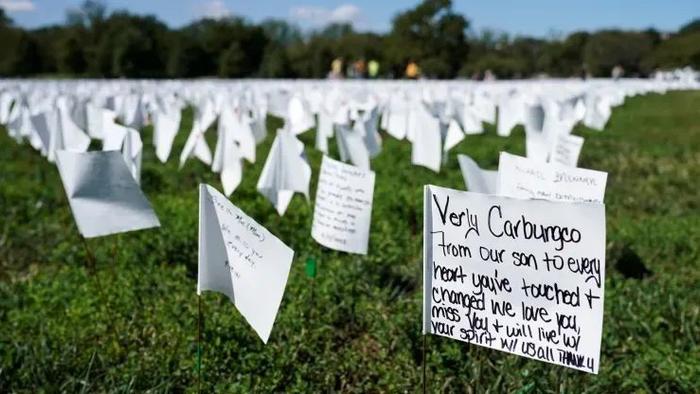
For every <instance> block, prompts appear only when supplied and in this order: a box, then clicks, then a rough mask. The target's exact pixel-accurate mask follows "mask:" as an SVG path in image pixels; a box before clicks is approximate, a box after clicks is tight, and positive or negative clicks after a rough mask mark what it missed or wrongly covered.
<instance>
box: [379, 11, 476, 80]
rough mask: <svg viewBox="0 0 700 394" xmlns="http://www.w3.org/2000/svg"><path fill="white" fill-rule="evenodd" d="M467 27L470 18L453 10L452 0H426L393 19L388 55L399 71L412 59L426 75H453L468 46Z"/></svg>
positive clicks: (386, 49)
mask: <svg viewBox="0 0 700 394" xmlns="http://www.w3.org/2000/svg"><path fill="white" fill-rule="evenodd" d="M468 27H469V22H468V21H467V19H466V18H465V17H464V16H462V15H459V14H456V13H454V12H453V11H452V2H451V1H450V0H425V1H423V2H422V3H420V4H419V5H418V6H416V8H414V9H411V10H408V11H405V12H402V13H400V14H398V15H397V16H396V17H395V18H394V19H393V22H392V29H391V33H389V36H388V37H387V43H386V46H385V56H386V58H387V60H389V61H390V62H391V66H392V68H393V69H394V70H395V72H396V73H398V74H399V75H402V74H403V67H405V65H406V63H407V62H408V61H411V60H413V61H416V62H418V64H419V65H421V66H422V68H423V72H424V73H425V74H427V75H432V76H435V77H440V78H450V77H454V76H455V75H456V74H457V71H459V69H460V67H461V65H462V62H463V61H464V60H465V58H466V56H467V53H468V50H469V47H468V44H467V40H466V30H467V28H468Z"/></svg>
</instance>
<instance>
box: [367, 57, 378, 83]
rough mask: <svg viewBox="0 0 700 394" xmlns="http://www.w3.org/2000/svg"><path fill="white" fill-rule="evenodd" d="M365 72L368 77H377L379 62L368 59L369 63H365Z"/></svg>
mask: <svg viewBox="0 0 700 394" xmlns="http://www.w3.org/2000/svg"><path fill="white" fill-rule="evenodd" d="M367 72H368V73H369V77H370V78H372V79H375V78H377V76H379V62H378V61H376V60H374V59H372V60H370V61H369V63H367Z"/></svg>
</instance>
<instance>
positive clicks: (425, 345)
mask: <svg viewBox="0 0 700 394" xmlns="http://www.w3.org/2000/svg"><path fill="white" fill-rule="evenodd" d="M427 337H428V334H423V394H425V393H426V392H427V387H428V380H427V375H428V373H427V368H426V363H425V362H426V357H425V353H426V348H427V346H428V345H427V342H428V341H427Z"/></svg>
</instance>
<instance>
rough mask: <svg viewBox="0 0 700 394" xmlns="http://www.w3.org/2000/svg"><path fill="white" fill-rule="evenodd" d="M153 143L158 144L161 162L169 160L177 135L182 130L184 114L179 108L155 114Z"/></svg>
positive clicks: (158, 155)
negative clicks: (181, 122)
mask: <svg viewBox="0 0 700 394" xmlns="http://www.w3.org/2000/svg"><path fill="white" fill-rule="evenodd" d="M153 118H154V119H153V144H154V145H155V146H156V156H157V157H158V160H160V162H161V163H165V162H166V161H168V158H169V157H170V152H171V150H172V148H173V142H174V141H175V136H177V132H178V131H179V130H180V120H181V118H182V115H181V113H180V111H179V110H177V109H173V110H171V111H167V112H166V111H156V113H155V114H154V115H153Z"/></svg>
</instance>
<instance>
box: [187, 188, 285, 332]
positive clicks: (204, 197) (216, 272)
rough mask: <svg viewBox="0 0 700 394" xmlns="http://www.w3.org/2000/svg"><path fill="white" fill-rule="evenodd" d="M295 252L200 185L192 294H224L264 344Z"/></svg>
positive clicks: (217, 193)
mask: <svg viewBox="0 0 700 394" xmlns="http://www.w3.org/2000/svg"><path fill="white" fill-rule="evenodd" d="M293 258H294V251H293V250H292V249H290V248H289V247H288V246H287V245H285V244H284V243H283V242H282V241H280V240H279V239H278V238H277V237H275V236H274V235H273V234H272V233H270V232H269V231H268V230H267V229H266V228H265V227H263V226H261V225H260V224H258V223H256V222H255V221H254V220H253V219H252V218H250V217H249V216H248V215H246V214H245V212H243V211H242V210H240V209H239V208H238V207H236V206H235V205H233V204H231V202H230V201H229V200H228V199H227V198H226V197H224V196H223V195H222V194H221V193H219V192H218V191H217V190H216V189H214V188H213V187H211V186H208V185H204V184H202V185H199V262H198V265H199V269H198V274H197V294H199V295H201V294H202V291H215V292H219V293H222V294H225V295H226V296H227V297H228V298H229V300H231V302H232V303H234V304H235V305H236V309H238V311H239V312H240V313H241V315H243V317H244V318H245V319H246V320H247V321H248V324H250V326H251V327H253V330H255V332H256V333H257V334H258V336H259V337H260V339H262V341H263V342H264V343H267V341H268V339H269V338H270V332H271V331H272V326H273V324H274V322H275V318H276V317H277V311H278V310H279V307H280V304H281V302H282V297H283V295H284V288H285V287H286V285H287V277H288V276H289V270H290V268H291V266H292V259H293Z"/></svg>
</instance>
